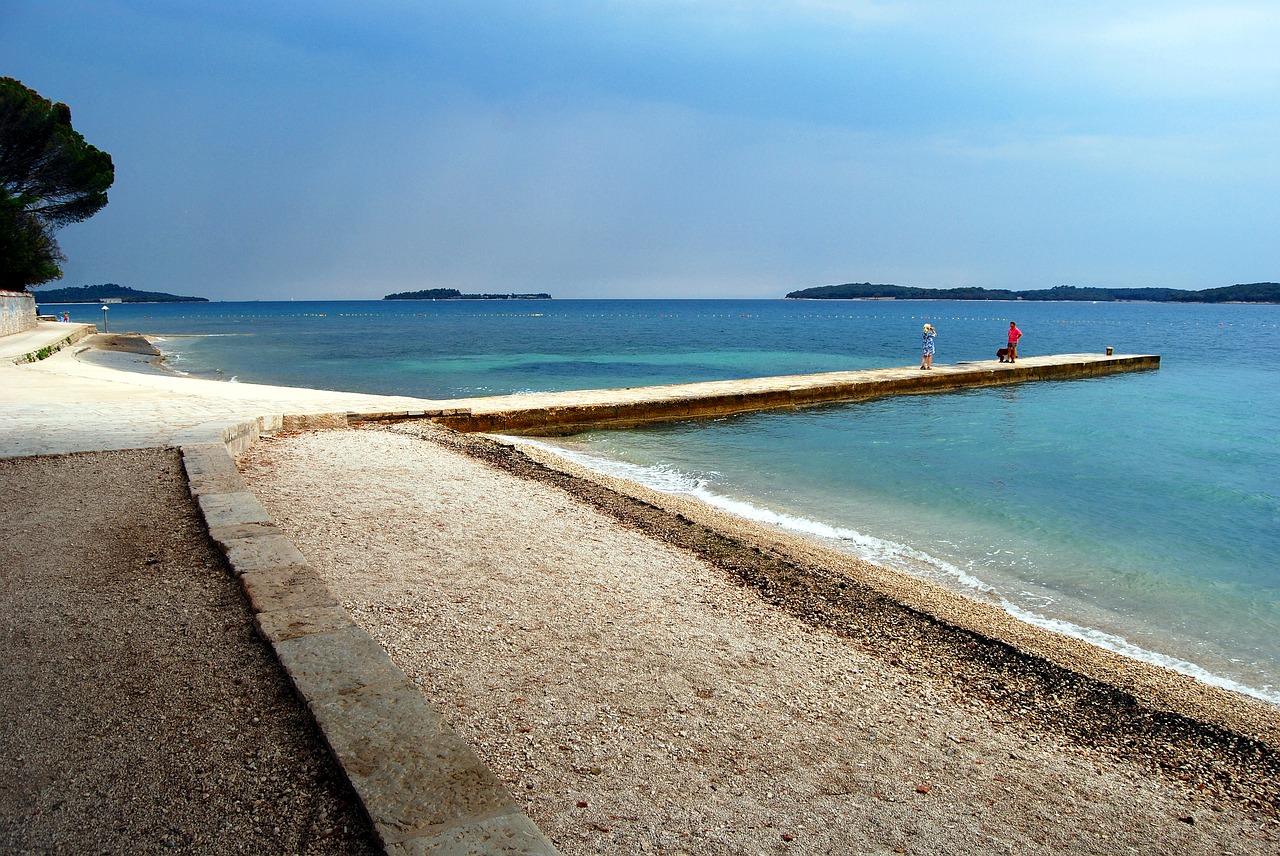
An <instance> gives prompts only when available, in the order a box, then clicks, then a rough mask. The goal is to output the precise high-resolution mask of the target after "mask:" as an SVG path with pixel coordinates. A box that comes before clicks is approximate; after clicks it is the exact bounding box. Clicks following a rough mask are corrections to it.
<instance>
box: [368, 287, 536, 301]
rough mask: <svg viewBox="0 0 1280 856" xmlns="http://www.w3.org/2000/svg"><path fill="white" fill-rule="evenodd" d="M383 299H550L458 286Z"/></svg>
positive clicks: (430, 289) (429, 289)
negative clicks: (474, 291) (468, 291)
mask: <svg viewBox="0 0 1280 856" xmlns="http://www.w3.org/2000/svg"><path fill="white" fill-rule="evenodd" d="M382 299H383V300H550V299H551V295H550V294H547V293H546V292H538V293H537V294H463V293H462V292H461V291H458V289H456V288H425V289H423V290H422V291H399V292H396V293H395V294H388V295H386V296H385V297H383V298H382Z"/></svg>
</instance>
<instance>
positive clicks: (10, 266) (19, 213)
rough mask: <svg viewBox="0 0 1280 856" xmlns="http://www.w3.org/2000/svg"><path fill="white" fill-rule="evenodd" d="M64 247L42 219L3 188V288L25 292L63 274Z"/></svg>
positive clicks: (0, 208)
mask: <svg viewBox="0 0 1280 856" xmlns="http://www.w3.org/2000/svg"><path fill="white" fill-rule="evenodd" d="M61 261H63V256H62V250H61V249H59V248H58V243H57V241H55V240H53V238H52V237H50V235H49V233H48V231H47V230H46V229H45V228H44V226H43V225H42V224H41V223H40V221H39V220H38V219H36V218H35V217H33V216H32V215H30V214H28V213H27V212H26V211H23V210H22V206H21V204H19V202H18V201H17V200H16V199H13V198H11V197H9V196H8V195H7V194H5V192H4V191H3V190H0V290H4V291H23V290H25V289H26V288H27V287H28V286H33V285H39V284H41V283H44V282H49V281H50V280H55V279H58V278H59V277H61V276H62V268H61V267H60V266H59V263H60V262H61Z"/></svg>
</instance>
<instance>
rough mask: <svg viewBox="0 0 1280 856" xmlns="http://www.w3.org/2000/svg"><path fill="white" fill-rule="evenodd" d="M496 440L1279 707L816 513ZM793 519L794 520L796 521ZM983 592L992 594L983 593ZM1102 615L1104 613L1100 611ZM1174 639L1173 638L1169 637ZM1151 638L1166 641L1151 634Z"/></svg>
mask: <svg viewBox="0 0 1280 856" xmlns="http://www.w3.org/2000/svg"><path fill="white" fill-rule="evenodd" d="M493 436H495V437H497V438H498V439H499V440H500V441H501V442H511V443H515V444H517V445H518V446H519V447H520V448H522V449H525V450H526V451H528V450H529V449H530V448H532V449H537V450H543V451H544V452H545V453H546V454H548V455H550V456H551V458H552V459H564V460H567V461H568V462H569V463H571V464H572V465H574V466H576V467H579V468H580V471H581V472H584V473H586V474H590V475H589V476H588V477H590V478H596V477H597V476H598V477H604V478H613V479H616V480H617V483H618V484H622V485H629V484H630V485H637V486H639V487H640V488H643V489H644V490H646V491H650V492H651V493H652V494H654V495H657V496H680V497H685V498H686V499H687V500H688V501H691V502H695V503H698V504H705V505H710V506H712V507H713V508H716V509H717V510H719V511H721V512H722V513H724V514H726V515H728V516H729V517H730V518H731V519H738V518H742V519H743V520H745V521H749V522H751V523H753V524H755V525H757V526H758V527H761V528H762V530H763V531H768V532H772V531H774V530H775V528H776V529H777V530H780V531H781V532H783V533H785V534H787V535H790V536H792V537H794V538H798V539H801V540H802V541H803V542H807V543H812V544H814V545H815V546H817V547H819V548H822V549H826V550H828V551H830V552H831V553H832V554H833V555H837V556H852V557H853V558H854V559H855V560H859V561H862V562H866V563H869V564H870V565H873V566H875V567H877V568H881V569H883V571H884V572H885V573H892V574H896V575H901V576H905V577H907V578H910V579H913V580H921V581H923V582H925V583H926V584H929V585H933V586H936V587H938V588H941V589H943V590H945V591H947V592H950V593H952V594H954V595H958V596H959V597H961V598H964V599H965V600H970V601H976V602H977V603H982V604H986V605H988V606H992V607H995V608H997V609H999V610H1000V611H1001V612H1003V613H1005V614H1006V615H1008V616H1009V617H1011V618H1013V619H1014V620H1015V621H1017V622H1019V623H1020V624H1028V625H1031V626H1033V627H1036V628H1038V629H1040V630H1042V631H1044V632H1047V633H1049V634H1051V636H1063V637H1067V638H1070V639H1073V640H1076V641H1078V642H1083V643H1085V644H1086V645H1089V646H1091V647H1096V648H1100V649H1102V650H1104V651H1107V652H1109V653H1112V654H1115V655H1118V656H1121V657H1124V658H1126V659H1131V660H1136V661H1139V662H1141V663H1144V664H1145V665H1148V666H1151V667H1154V668H1157V669H1165V670H1169V671H1172V672H1176V673H1178V674H1181V675H1184V676H1186V677H1189V678H1192V679H1194V680H1196V681H1197V682H1199V683H1202V684H1206V685H1208V686H1211V687H1216V688H1219V689H1222V690H1225V691H1227V692H1229V693H1235V694H1240V695H1244V696H1248V697H1250V698H1253V699H1257V700H1259V701H1261V702H1263V703H1266V704H1271V705H1277V706H1280V691H1276V690H1275V689H1259V688H1257V687H1256V686H1250V685H1247V684H1245V683H1242V682H1241V680H1240V679H1237V678H1233V677H1230V676H1228V675H1227V674H1223V673H1219V672H1216V671H1213V670H1212V669H1211V668H1209V667H1208V666H1205V665H1203V664H1202V663H1199V662H1196V661H1194V660H1187V659H1182V658H1181V657H1179V656H1178V655H1177V654H1174V653H1170V652H1169V651H1165V650H1160V649H1158V648H1147V647H1144V646H1143V645H1142V644H1139V643H1137V642H1134V641H1133V639H1132V637H1130V636H1128V635H1121V634H1122V633H1123V631H1122V629H1121V627H1119V626H1116V625H1112V629H1102V627H1101V626H1100V624H1098V623H1094V624H1090V623H1088V622H1084V623H1081V619H1080V618H1079V617H1078V614H1076V613H1074V612H1072V610H1070V609H1067V610H1061V611H1046V612H1044V613H1036V612H1032V611H1030V610H1028V609H1024V608H1020V607H1017V606H1015V605H1014V604H1012V603H1010V602H1009V601H1007V600H1006V599H1005V597H1004V596H1003V595H1002V594H1000V593H999V591H998V589H997V588H995V587H993V586H991V585H989V584H988V581H987V579H986V578H979V577H976V576H973V575H971V574H970V573H968V572H964V571H960V570H959V569H958V568H955V569H954V570H955V571H956V574H957V577H958V580H959V581H956V580H955V579H951V578H949V577H948V576H946V575H939V576H937V577H934V578H931V577H928V576H926V575H922V574H919V573H914V572H913V571H912V570H911V569H910V568H907V567H900V566H898V565H895V564H893V563H892V561H882V560H880V559H878V558H876V557H868V556H864V555H859V554H858V553H857V551H855V550H852V549H848V548H846V547H845V546H844V545H843V544H842V543H840V539H839V538H838V537H837V536H836V535H834V534H824V533H822V532H820V531H815V529H817V528H827V529H832V528H833V524H830V523H828V522H827V521H825V520H823V519H822V518H806V517H800V518H797V517H794V516H792V515H789V514H785V513H778V512H776V511H774V510H773V509H771V508H770V507H769V506H768V505H765V504H761V503H760V502H759V501H758V500H756V499H754V498H751V497H748V498H745V499H744V498H742V497H739V496H736V495H734V494H730V493H714V492H708V493H706V495H702V496H699V495H698V494H697V493H695V492H693V491H690V490H688V489H681V488H679V487H674V488H667V487H664V486H663V483H661V482H659V483H656V484H655V483H652V482H650V481H648V480H647V479H646V478H645V476H646V473H645V471H644V470H645V468H643V467H639V468H638V469H639V470H640V472H639V473H638V474H636V475H632V474H630V473H628V472H627V469H629V468H630V467H631V466H632V465H630V464H621V465H619V462H618V461H615V460H614V459H612V458H608V457H602V456H601V455H600V453H598V452H595V451H591V450H581V449H574V448H572V447H571V448H563V447H561V446H560V445H558V444H556V443H554V442H545V441H544V438H541V437H523V436H519V435H493ZM797 521H798V523H799V524H804V525H797ZM984 595H993V596H986V597H984ZM1102 617H1103V618H1104V619H1105V618H1106V616H1105V615H1103V616H1102ZM1171 638H1176V637H1171ZM1154 641H1156V642H1160V641H1166V640H1163V639H1160V638H1156V639H1155V640H1154ZM1262 686H1265V687H1272V686H1273V685H1272V684H1269V683H1267V684H1262Z"/></svg>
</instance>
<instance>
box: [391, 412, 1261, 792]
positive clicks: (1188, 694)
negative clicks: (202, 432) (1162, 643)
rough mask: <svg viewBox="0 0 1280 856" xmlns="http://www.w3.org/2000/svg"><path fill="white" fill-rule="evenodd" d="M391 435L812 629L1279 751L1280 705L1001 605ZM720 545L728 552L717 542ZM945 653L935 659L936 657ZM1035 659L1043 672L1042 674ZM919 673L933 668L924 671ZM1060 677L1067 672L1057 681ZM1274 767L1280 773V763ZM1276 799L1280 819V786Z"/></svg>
mask: <svg viewBox="0 0 1280 856" xmlns="http://www.w3.org/2000/svg"><path fill="white" fill-rule="evenodd" d="M387 430H390V431H396V432H406V433H414V432H417V433H418V435H419V436H423V437H424V438H429V439H430V440H431V441H432V442H436V443H440V444H442V445H445V446H446V447H448V448H451V449H456V450H458V451H462V452H464V453H466V454H468V455H471V456H473V457H476V458H478V459H479V460H483V461H485V462H486V463H488V464H490V465H492V466H495V467H499V468H501V469H502V470H504V471H506V472H509V473H512V474H514V475H517V476H519V477H521V478H524V479H528V480H531V481H538V482H543V483H548V484H555V485H557V486H559V487H560V488H562V489H564V490H565V491H567V492H568V493H570V494H572V495H573V496H575V497H577V498H578V499H580V500H582V501H584V502H587V503H589V504H591V505H592V506H593V507H596V508H599V509H601V510H603V511H606V512H607V513H609V514H612V515H613V516H615V517H616V518H617V519H618V520H619V521H620V522H623V523H625V524H627V525H629V526H632V527H634V528H638V529H640V530H641V531H643V532H645V534H647V535H649V536H651V537H654V538H657V539H659V540H664V541H667V542H668V543H675V544H680V545H682V546H684V547H686V548H688V549H691V550H693V551H694V552H697V553H698V554H699V555H702V556H703V557H704V558H707V559H708V560H709V561H712V562H713V563H716V564H719V565H721V566H723V567H725V568H726V569H727V570H729V571H730V572H731V573H733V574H735V575H736V576H738V577H739V578H740V579H741V581H742V583H743V585H744V586H746V587H749V588H754V589H756V590H757V591H758V592H759V593H760V595H761V596H762V597H764V598H765V599H766V600H770V601H771V602H775V603H776V604H777V605H779V606H782V607H784V608H786V609H787V610H788V611H790V612H792V613H793V614H795V615H796V616H797V617H798V618H801V619H802V620H806V621H811V622H813V623H815V624H820V625H824V626H842V625H843V626H846V627H848V628H849V631H848V632H856V631H857V628H858V626H859V623H861V622H862V619H850V618H849V617H848V613H850V612H852V611H854V610H874V611H876V612H879V613H882V614H883V613H886V612H899V611H901V613H902V614H903V615H905V616H908V617H909V619H910V620H914V621H923V622H928V623H933V624H935V625H936V626H937V629H938V631H939V634H940V636H939V638H940V639H941V638H942V637H951V638H949V639H948V641H947V643H946V644H948V645H951V646H953V647H956V648H958V649H960V648H968V647H969V642H970V641H971V640H981V643H982V644H985V645H989V646H991V647H992V649H993V651H996V652H998V653H989V654H988V655H987V656H988V657H994V658H996V659H1000V658H1004V657H1008V658H1009V659H1008V662H1010V663H1015V662H1019V663H1021V665H1023V666H1024V667H1027V668H1032V669H1034V670H1036V671H1040V670H1041V669H1042V668H1043V669H1045V670H1046V671H1045V675H1046V678H1045V680H1047V681H1050V682H1052V683H1058V682H1062V683H1064V684H1065V685H1071V684H1072V683H1074V682H1076V681H1077V677H1075V676H1078V679H1083V680H1085V681H1092V682H1094V683H1095V684H1096V685H1095V686H1092V687H1088V688H1087V689H1086V694H1095V693H1101V694H1103V695H1111V694H1112V691H1113V690H1114V691H1117V692H1119V693H1121V694H1124V695H1126V696H1130V697H1131V698H1127V699H1124V700H1123V705H1122V706H1124V707H1131V706H1132V705H1134V704H1137V705H1141V706H1144V707H1150V708H1151V709H1152V710H1153V711H1158V712H1160V713H1167V714H1171V715H1173V716H1183V715H1188V716H1189V717H1190V718H1194V719H1197V720H1203V722H1204V723H1205V724H1208V725H1211V726H1214V727H1217V728H1222V729H1225V730H1230V731H1235V732H1237V733H1238V734H1240V735H1242V736H1245V737H1247V738H1249V739H1252V740H1256V741H1258V742H1259V743H1261V744H1265V745H1268V746H1270V747H1271V748H1272V749H1276V750H1280V705H1275V704H1273V703H1271V702H1268V701H1266V700H1264V699H1259V698H1256V697H1254V696H1251V695H1247V694H1245V693H1241V692H1239V691H1235V690H1231V689H1226V688H1221V687H1216V686H1213V685H1210V684H1206V683H1204V682H1203V681H1200V680H1198V679H1196V678H1194V677H1192V676H1189V675H1184V674H1182V673H1179V672H1175V671H1173V670H1171V669H1167V668H1164V667H1161V666H1159V665H1156V664H1154V663H1149V662H1146V661H1142V660H1138V659H1136V658H1133V657H1129V656H1126V655H1124V654H1120V653H1118V652H1114V651H1110V650H1107V649H1105V648H1102V647H1100V646H1097V645H1094V644H1092V643H1090V642H1088V641H1086V640H1083V639H1077V638H1075V637H1070V636H1064V635H1062V634H1059V633H1055V632H1053V631H1051V630H1047V629H1044V628H1041V627H1037V626H1036V625H1033V624H1030V623H1029V622H1025V621H1022V620H1021V619H1019V618H1017V617H1015V616H1013V615H1011V614H1010V613H1008V612H1006V611H1004V610H1003V609H1000V608H999V607H997V606H994V605H992V604H987V603H982V602H980V601H977V600H974V599H972V598H969V597H966V596H965V595H963V594H961V593H959V592H955V591H952V590H950V589H948V588H945V587H943V586H941V585H938V584H935V583H932V582H929V581H927V580H922V579H919V578H916V577H913V576H910V575H909V574H906V573H903V572H899V571H895V570H892V569H889V568H886V567H883V566H880V565H875V564H872V563H870V562H867V561H865V560H862V559H859V558H857V557H855V556H852V555H850V554H848V553H843V552H840V551H838V550H835V549H832V548H830V547H826V546H824V545H822V544H820V543H818V542H817V541H816V540H815V539H811V538H807V537H805V536H804V535H801V534H799V533H791V532H787V531H786V530H782V529H780V528H778V527H773V526H769V525H768V524H764V523H758V522H755V521H752V520H748V519H746V518H743V517H739V516H737V515H734V514H732V513H730V512H726V511H722V510H720V509H717V508H715V507H714V506H711V505H709V504H707V503H704V502H701V501H699V500H697V499H695V498H692V497H684V496H680V495H673V494H667V493H662V492H659V491H656V490H653V489H651V488H647V487H645V486H643V485H640V484H637V483H635V482H631V481H627V480H625V479H620V478H616V477H613V476H610V475H607V474H604V473H600V472H598V471H595V470H592V469H589V468H587V467H585V466H582V465H580V464H577V463H575V462H573V461H571V460H569V459H567V458H564V457H561V456H559V455H556V454H555V453H554V452H552V451H548V450H546V449H545V447H542V446H538V445H528V444H522V443H520V441H519V438H510V437H502V438H495V437H491V436H488V435H468V434H456V433H453V432H448V433H442V432H441V429H439V428H437V427H436V426H434V425H432V426H430V427H428V428H423V427H421V426H417V427H415V426H414V425H413V423H402V424H401V425H398V426H390V427H388V428H387ZM690 526H697V527H700V528H701V530H702V531H701V532H699V533H698V534H697V536H696V537H686V536H682V535H680V532H681V530H683V529H687V528H689V527H690ZM721 539H723V543H718V542H720V541H721ZM771 574H772V575H773V576H771ZM778 576H780V577H782V578H783V580H782V586H783V587H787V586H790V587H792V588H795V589H796V590H797V592H798V591H800V590H802V589H803V590H804V591H805V594H804V595H803V596H801V595H800V594H798V593H796V594H787V593H783V594H778V591H779V582H778V581H777V580H776V579H774V577H778ZM824 577H825V578H826V579H823V578H824ZM833 580H834V582H833ZM841 583H845V584H846V586H856V587H857V588H858V589H859V591H858V592H857V594H856V595H852V594H847V595H834V596H833V595H832V594H831V593H830V591H826V592H823V591H822V590H823V589H828V590H829V589H830V588H831V587H833V586H834V587H835V588H836V589H844V588H845V587H843V586H841ZM784 590H785V589H784ZM813 596H817V597H819V598H821V599H824V600H828V601H830V600H842V599H846V598H847V599H848V600H849V601H851V602H852V603H851V607H852V608H850V606H844V605H842V604H839V603H835V604H833V605H830V606H817V605H816V604H815V603H813V602H812V597H813ZM804 598H808V600H804ZM802 601H803V602H802ZM842 614H843V615H842ZM964 637H968V639H965V638H964ZM916 653H917V654H918V655H921V654H920V652H916ZM936 653H937V652H936V650H935V651H933V652H932V655H936ZM921 656H923V655H921ZM952 656H956V657H958V658H962V657H963V656H965V655H959V654H953V655H952ZM899 659H901V657H899ZM1036 660H1039V661H1042V662H1043V664H1044V666H1043V667H1041V666H1040V665H1038V664H1036V663H1035V662H1034V661H1036ZM916 668H919V669H923V668H924V666H923V664H919V665H917V666H916ZM1053 671H1061V672H1062V673H1063V674H1060V675H1054V676H1049V673H1050V672H1053ZM1114 701H1115V699H1112V700H1111V701H1110V702H1108V703H1114ZM1179 708H1182V710H1179ZM1250 751H1251V750H1250ZM1275 763H1276V767H1275V769H1276V772H1277V774H1280V754H1278V755H1277V757H1276V759H1275ZM1273 799H1274V801H1275V805H1276V809H1277V810H1278V811H1280V780H1278V781H1277V787H1276V790H1275V794H1274V795H1273Z"/></svg>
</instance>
